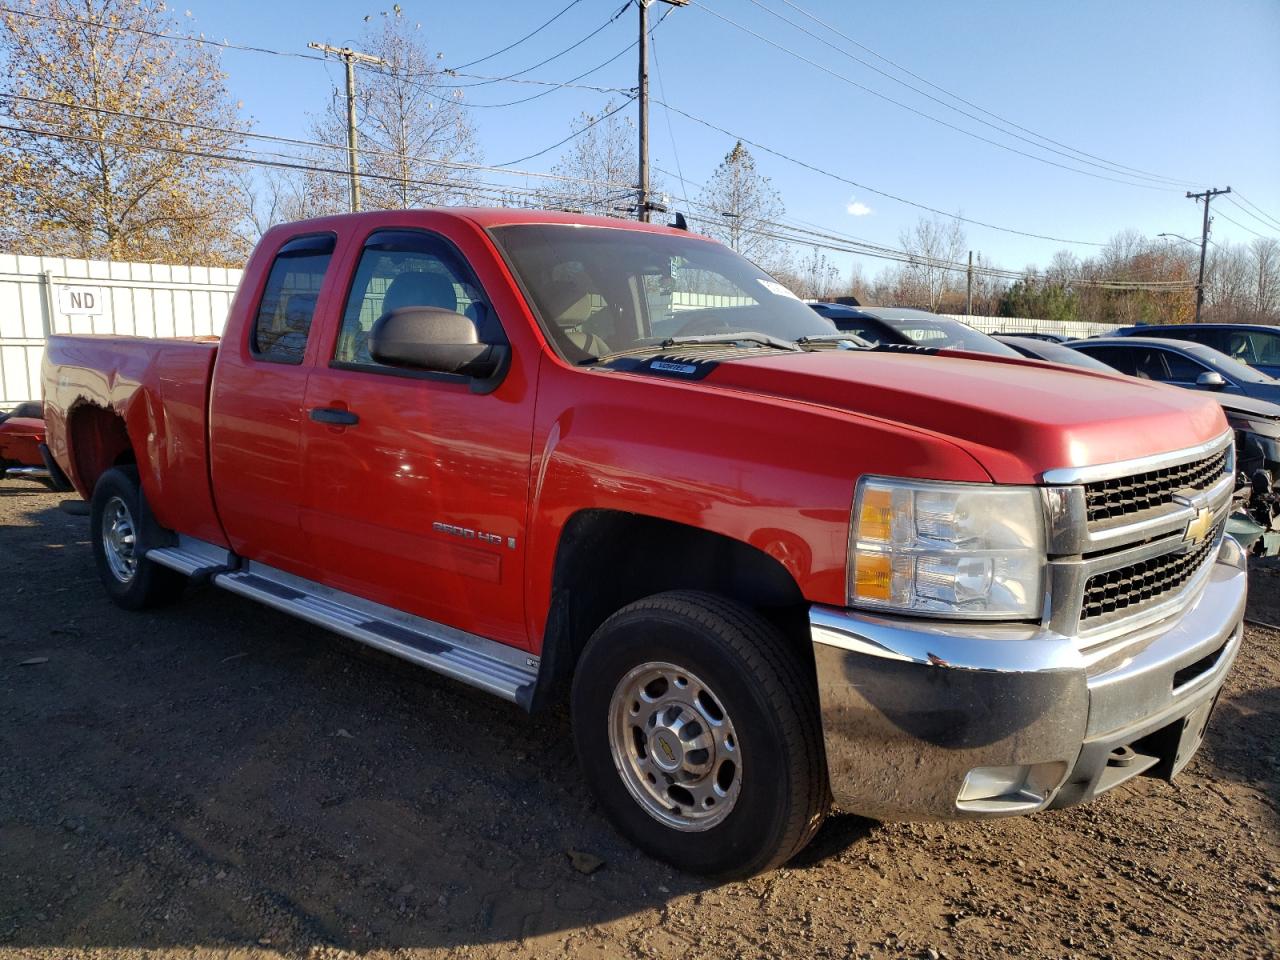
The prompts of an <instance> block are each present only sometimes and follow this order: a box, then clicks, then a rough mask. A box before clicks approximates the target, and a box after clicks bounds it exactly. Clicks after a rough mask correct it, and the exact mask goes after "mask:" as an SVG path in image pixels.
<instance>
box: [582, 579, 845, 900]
mask: <svg viewBox="0 0 1280 960" xmlns="http://www.w3.org/2000/svg"><path fill="white" fill-rule="evenodd" d="M572 723H573V733H574V740H575V742H576V745H577V752H578V760H579V764H580V765H581V767H582V769H583V773H584V774H585V776H586V778H587V781H588V783H589V785H590V787H591V789H592V791H593V792H594V793H595V796H596V798H597V800H598V801H599V802H600V805H601V806H602V807H603V808H604V810H605V812H606V813H607V814H608V815H609V817H610V819H611V820H613V822H614V824H615V825H616V826H617V827H618V829H619V830H620V831H621V832H622V833H623V834H625V835H626V836H627V837H628V838H629V839H630V840H631V841H632V842H633V843H635V844H636V845H637V846H639V847H640V848H641V849H643V850H645V851H646V852H647V853H649V854H651V855H652V856H654V857H657V858H659V859H661V860H665V861H666V862H668V863H670V864H672V865H673V866H675V867H678V868H679V869H681V870H687V871H690V872H692V873H698V874H703V875H706V876H712V877H717V878H730V877H742V876H748V875H750V874H754V873H759V872H761V871H764V870H769V869H771V868H772V867H775V866H777V865H779V864H781V863H784V862H785V861H787V860H789V859H790V858H791V857H792V856H794V855H795V854H796V853H797V852H799V851H800V849H801V848H802V847H804V846H805V844H807V843H808V842H809V840H810V839H812V837H813V835H814V833H815V832H816V831H817V829H818V827H819V826H820V825H821V823H822V820H823V817H824V816H825V815H826V811H827V807H828V806H829V804H830V793H829V789H828V785H827V770H826V760H825V755H824V752H823V746H822V731H821V721H820V717H819V712H818V705H817V690H816V685H815V683H814V680H813V677H812V672H811V670H809V669H807V666H806V664H804V663H803V661H802V660H801V657H800V656H799V655H798V654H797V652H796V651H795V649H794V647H793V646H792V645H791V644H789V643H788V641H787V639H786V638H785V637H784V636H783V635H782V634H781V633H780V632H779V631H778V629H777V628H776V627H774V626H773V625H772V624H771V623H769V621H767V620H765V619H764V618H763V617H761V616H760V615H759V614H757V613H755V612H754V611H752V610H750V609H748V608H746V607H744V606H741V605H740V604H737V603H734V602H732V601H729V600H726V599H724V598H722V597H718V596H715V595H713V594H706V593H695V592H691V591H690V592H673V593H662V594H656V595H654V596H652V597H647V598H645V599H643V600H639V601H637V602H635V603H633V604H630V605H629V606H627V607H624V608H623V609H622V610H620V611H618V612H617V613H616V614H614V615H613V616H612V617H610V618H609V619H608V620H606V621H605V622H604V624H602V625H601V627H600V628H599V629H598V630H597V631H596V632H595V634H594V636H592V638H591V641H590V642H589V643H588V644H587V648H586V650H585V651H584V652H583V655H582V659H581V661H580V662H579V663H578V666H577V670H576V671H575V675H574V680H573V692H572Z"/></svg>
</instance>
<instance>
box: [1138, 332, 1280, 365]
mask: <svg viewBox="0 0 1280 960" xmlns="http://www.w3.org/2000/svg"><path fill="white" fill-rule="evenodd" d="M1113 335H1114V336H1117V337H1164V338H1168V339H1172V340H1189V341H1191V342H1192V343H1201V344H1204V345H1205V346H1206V347H1212V348H1213V349H1214V350H1217V351H1219V352H1220V353H1225V354H1226V355H1227V356H1228V357H1230V358H1231V359H1233V360H1238V361H1240V362H1241V363H1244V364H1248V365H1249V366H1251V367H1253V368H1254V369H1256V370H1261V371H1262V372H1263V373H1265V374H1266V375H1267V376H1269V377H1277V376H1280V327H1268V326H1264V325H1262V324H1259V323H1176V324H1163V325H1159V326H1156V325H1152V326H1141V327H1121V328H1120V329H1118V330H1116V331H1115V333H1114V334H1113Z"/></svg>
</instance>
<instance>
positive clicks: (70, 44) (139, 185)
mask: <svg viewBox="0 0 1280 960" xmlns="http://www.w3.org/2000/svg"><path fill="white" fill-rule="evenodd" d="M28 9H29V11H30V12H31V13H36V14H39V15H40V18H39V19H37V18H34V17H29V16H24V15H22V14H19V13H3V14H0V23H3V25H4V29H3V30H2V31H0V54H2V56H3V60H4V61H5V64H6V69H5V72H4V76H3V78H0V104H3V106H4V108H5V110H6V112H7V113H8V114H9V116H10V118H11V121H12V123H11V126H15V127H20V128H21V131H12V130H7V131H0V203H2V204H3V207H4V209H5V211H6V215H5V217H4V218H3V224H2V225H0V242H3V243H4V245H5V246H8V247H11V248H13V247H17V246H21V247H22V248H23V249H25V250H29V251H31V252H42V253H46V254H62V255H69V256H80V257H106V258H109V259H114V260H145V261H170V262H172V261H188V262H190V261H198V262H200V263H211V262H212V263H218V262H223V263H236V262H240V257H241V255H242V253H243V243H242V240H241V238H240V237H239V236H238V234H237V226H238V224H239V221H240V219H241V210H240V209H239V208H238V206H237V204H236V202H235V201H236V199H237V197H238V194H237V192H236V191H235V189H234V182H233V178H232V174H231V171H232V166H231V164H229V163H226V162H220V161H219V159H218V157H219V156H220V155H222V154H225V153H226V152H227V151H228V150H229V149H231V148H232V147H234V146H236V145H237V144H239V143H240V142H241V135H240V134H241V131H243V130H244V129H246V124H245V123H244V122H243V121H242V120H241V119H240V116H239V105H238V104H236V103H234V102H232V100H231V99H230V97H229V96H228V95H227V91H226V89H225V87H224V85H223V81H224V74H223V73H222V72H221V70H220V68H219V63H218V59H217V56H216V55H215V54H214V53H213V52H212V51H211V49H210V48H208V47H202V46H196V45H192V44H184V43H175V42H173V41H171V40H170V39H168V38H167V37H166V36H164V34H166V33H168V32H171V31H173V29H174V28H175V26H176V24H175V22H174V18H173V16H172V15H171V14H170V13H169V12H168V11H167V10H166V8H165V5H164V3H163V2H160V0H74V2H73V0H32V2H30V3H29V5H28Z"/></svg>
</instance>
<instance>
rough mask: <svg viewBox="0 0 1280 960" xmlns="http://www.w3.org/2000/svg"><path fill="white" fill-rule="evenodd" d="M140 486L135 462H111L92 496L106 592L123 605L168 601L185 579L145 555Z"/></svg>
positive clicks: (97, 557)
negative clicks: (121, 464)
mask: <svg viewBox="0 0 1280 960" xmlns="http://www.w3.org/2000/svg"><path fill="white" fill-rule="evenodd" d="M143 497H144V494H143V492H142V486H141V484H140V483H139V481H138V471H137V469H136V468H135V467H114V468H112V469H110V470H108V471H107V472H106V473H104V474H103V475H102V476H101V477H99V478H98V483H97V485H96V486H95V487H94V488H93V499H92V500H91V501H90V510H89V525H90V531H91V538H92V542H93V558H94V561H95V562H96V564H97V567H98V577H99V579H101V580H102V586H103V587H104V588H105V589H106V591H107V595H108V596H109V597H111V599H112V600H113V601H114V602H115V603H116V605H117V606H121V607H124V609H126V610H143V609H146V608H147V607H158V606H162V605H164V604H167V603H172V602H173V601H174V600H177V599H178V597H180V596H181V595H182V591H183V589H184V587H185V586H186V582H187V578H186V577H184V576H183V575H182V574H180V573H178V572H177V571H176V570H170V569H169V568H168V567H162V566H160V565H159V564H158V563H153V562H151V561H150V560H148V559H147V558H146V550H147V547H148V546H151V544H148V543H147V537H146V533H145V525H144V523H143Z"/></svg>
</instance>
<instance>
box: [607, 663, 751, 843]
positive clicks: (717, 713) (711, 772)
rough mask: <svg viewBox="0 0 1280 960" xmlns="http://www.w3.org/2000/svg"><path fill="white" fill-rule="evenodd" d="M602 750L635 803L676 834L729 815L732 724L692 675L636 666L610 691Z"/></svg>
mask: <svg viewBox="0 0 1280 960" xmlns="http://www.w3.org/2000/svg"><path fill="white" fill-rule="evenodd" d="M609 749H610V751H611V752H612V753H613V763H614V766H615V767H617V770H618V775H619V776H620V777H621V778H622V782H623V783H624V784H626V787H627V791H628V792H629V793H630V794H631V796H632V797H634V798H635V800H636V802H637V803H639V804H640V806H641V807H643V808H644V810H645V812H646V813H648V814H649V815H650V816H651V817H653V818H654V819H655V820H657V821H659V822H660V823H663V824H665V825H666V826H668V827H672V828H674V829H676V830H686V831H700V830H709V829H711V828H712V827H714V826H715V825H716V824H718V823H720V822H721V821H723V820H724V818H725V817H727V816H728V815H729V814H730V813H731V812H733V807H734V804H735V803H737V800H738V794H739V792H740V790H741V787H742V757H741V755H740V746H739V743H738V735H737V732H736V731H735V730H734V728H733V720H732V719H731V718H730V717H729V714H728V712H727V711H726V710H725V709H724V706H723V705H722V703H721V700H720V698H719V697H718V696H717V695H716V694H715V692H714V691H712V690H711V688H710V687H708V686H707V685H706V684H705V683H704V682H703V681H702V680H701V679H700V678H699V677H698V676H697V675H696V674H694V673H693V672H691V671H689V670H686V669H684V668H683V667H679V666H676V665H675V664H672V663H664V662H654V663H644V664H641V665H640V666H638V667H636V668H635V669H634V670H631V671H630V672H629V673H628V674H627V675H626V676H625V677H623V678H622V680H621V681H619V683H618V685H617V687H615V688H614V691H613V698H612V699H611V700H610V702H609Z"/></svg>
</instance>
